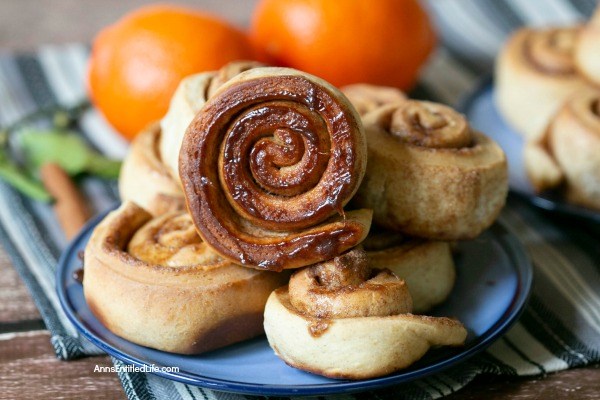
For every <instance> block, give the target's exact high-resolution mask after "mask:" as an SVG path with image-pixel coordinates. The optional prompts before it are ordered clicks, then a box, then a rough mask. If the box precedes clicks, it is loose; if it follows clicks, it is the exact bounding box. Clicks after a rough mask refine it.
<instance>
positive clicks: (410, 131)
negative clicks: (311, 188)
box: [353, 100, 508, 240]
mask: <svg viewBox="0 0 600 400" xmlns="http://www.w3.org/2000/svg"><path fill="white" fill-rule="evenodd" d="M363 122H364V124H365V130H366V133H367V145H368V153H369V163H368V165H367V172H366V175H365V178H364V179H363V182H362V184H361V186H360V188H359V190H358V192H357V194H356V196H355V197H354V199H353V203H354V204H355V205H356V206H358V207H365V208H372V209H373V211H374V214H373V220H374V222H375V223H377V224H378V225H380V226H382V227H384V228H387V229H390V230H395V231H400V232H402V233H405V234H407V235H409V236H416V237H423V238H429V239H438V240H457V239H466V238H473V237H475V236H477V235H478V234H479V233H480V232H481V231H482V230H484V229H485V228H487V227H488V226H490V225H491V224H492V222H493V221H494V220H495V219H496V217H497V216H498V214H499V212H500V210H501V208H502V207H503V206H504V202H505V199H506V194H507V192H508V171H507V164H506V158H505V155H504V153H503V152H502V150H501V149H500V147H499V146H498V145H497V144H496V143H495V142H494V141H492V140H491V139H490V138H488V137H487V136H485V135H483V134H481V133H478V132H473V131H471V129H470V127H469V126H468V123H467V122H466V121H465V120H464V117H463V116H461V115H460V114H458V113H456V112H455V111H454V110H452V109H451V108H449V107H446V106H443V105H441V104H435V103H430V102H421V101H416V100H407V101H405V102H404V103H402V104H400V105H391V106H384V107H381V108H379V109H377V110H375V111H373V112H371V113H369V114H368V115H366V116H365V117H364V118H363ZM429 146H431V147H429Z"/></svg>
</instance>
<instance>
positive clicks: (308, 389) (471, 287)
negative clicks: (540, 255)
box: [57, 215, 532, 395]
mask: <svg viewBox="0 0 600 400" xmlns="http://www.w3.org/2000/svg"><path fill="white" fill-rule="evenodd" d="M102 217H103V215H101V216H99V217H97V218H96V219H95V220H93V221H91V222H90V223H89V224H88V225H87V227H86V228H85V229H83V231H82V232H81V233H80V234H79V236H78V237H77V238H76V239H75V240H74V241H73V242H72V243H71V245H70V246H69V248H68V249H67V250H66V251H65V253H64V254H63V256H62V257H61V259H60V262H59V265H58V271H57V289H58V294H59V297H60V301H61V303H62V306H63V308H64V310H65V312H66V313H67V315H68V317H69V318H70V319H71V321H72V322H73V324H75V326H76V327H77V329H78V330H79V331H80V332H81V333H82V334H83V335H84V336H85V337H87V338H88V339H89V340H90V341H91V342H92V343H94V344H95V345H97V346H98V347H100V348H101V349H103V350H104V351H106V352H107V353H109V354H110V355H112V356H114V357H116V358H118V359H120V360H122V361H124V362H126V363H129V364H135V365H138V366H144V365H148V366H150V365H155V366H157V367H161V366H177V367H179V372H178V373H158V375H161V376H163V377H165V378H169V379H173V380H176V381H180V382H183V383H188V384H192V385H196V386H201V387H206V388H210V389H215V390H221V391H228V392H236V393H244V394H260V395H322V394H333V393H348V392H356V391H363V390H368V389H376V388H381V387H384V386H388V385H392V384H398V383H402V382H408V381H410V380H413V379H417V378H422V377H424V376H427V375H429V374H433V373H436V372H440V371H442V370H443V369H446V368H448V367H450V366H453V365H456V364H458V363H459V362H461V361H464V360H465V359H467V358H469V357H471V356H473V355H474V354H477V353H478V352H480V351H482V350H483V349H485V348H486V347H488V346H489V345H490V344H491V343H492V342H494V341H495V340H496V339H498V337H500V335H502V334H503V333H504V332H505V331H506V330H507V329H508V328H509V327H510V326H511V325H512V324H513V323H514V322H515V320H516V319H517V318H518V316H519V315H520V313H521V311H522V310H523V307H524V305H525V302H526V300H527V297H528V295H529V291H530V288H531V280H532V270H531V265H530V263H529V261H528V259H527V257H526V255H525V252H524V250H523V247H522V246H521V244H520V243H519V242H518V241H517V240H516V238H515V237H514V236H512V235H511V234H509V233H508V232H507V230H506V229H504V228H503V227H502V226H501V225H498V224H496V225H494V226H493V227H492V228H491V229H489V230H488V231H486V232H485V233H483V234H482V235H481V236H480V237H479V238H477V239H475V240H473V241H468V242H464V243H460V244H459V245H458V253H457V255H456V256H455V259H456V264H457V281H456V286H455V288H454V290H453V292H452V294H451V295H450V297H449V299H448V300H447V301H446V302H445V303H444V304H443V306H441V307H438V308H437V309H435V310H434V311H433V312H432V314H433V315H438V316H454V317H457V318H458V319H460V320H461V321H462V322H463V323H464V324H465V326H466V327H467V329H468V332H469V335H468V338H467V341H466V345H465V346H464V347H462V348H441V349H435V350H432V351H430V352H429V353H428V354H426V355H425V357H423V358H422V359H421V360H420V361H419V362H417V363H416V364H414V365H413V366H412V367H411V368H410V369H406V370H404V371H401V372H398V373H395V374H393V375H389V376H386V377H382V378H377V379H369V380H362V381H347V380H334V379H328V378H324V377H321V376H317V375H313V374H310V373H306V372H302V371H300V370H297V369H294V368H291V367H289V366H287V365H286V364H285V363H284V362H283V361H281V360H280V359H279V358H277V357H276V356H275V354H274V353H273V351H272V350H271V349H270V348H269V345H268V343H267V340H266V338H265V337H264V336H263V337H259V338H257V339H253V340H250V341H247V342H244V343H241V344H237V345H233V346H229V347H227V348H224V349H221V350H217V351H213V352H211V353H208V354H203V355H199V356H182V355H177V354H171V353H166V352H163V351H158V350H153V349H149V348H147V347H143V346H138V345H136V344H133V343H131V342H129V341H127V340H124V339H121V338H119V337H117V336H115V335H114V334H112V333H111V332H110V331H108V330H107V329H106V328H105V327H104V326H103V325H102V324H101V323H100V322H99V321H98V320H97V319H96V318H95V317H94V316H93V315H92V313H91V312H90V309H89V307H88V306H87V304H86V302H85V299H84V297H83V288H82V286H81V285H80V284H79V283H78V282H76V281H75V279H74V278H73V273H74V271H75V270H77V269H78V268H80V267H81V260H80V259H79V258H78V256H77V253H78V252H79V251H81V250H83V249H84V248H85V245H86V243H87V241H88V239H89V237H90V235H91V233H92V230H93V229H94V227H95V226H96V225H97V224H98V223H99V221H100V220H101V218H102Z"/></svg>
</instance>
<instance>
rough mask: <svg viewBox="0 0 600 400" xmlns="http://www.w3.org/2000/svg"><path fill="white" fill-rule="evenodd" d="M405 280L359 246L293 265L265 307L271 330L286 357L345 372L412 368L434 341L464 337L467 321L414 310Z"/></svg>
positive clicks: (327, 372)
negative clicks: (297, 267)
mask: <svg viewBox="0 0 600 400" xmlns="http://www.w3.org/2000/svg"><path fill="white" fill-rule="evenodd" d="M411 311H412V299H411V295H410V293H409V291H408V288H407V286H406V284H405V283H404V281H403V280H401V279H399V278H398V277H397V276H396V275H394V274H393V273H392V272H391V271H389V270H387V269H377V268H371V267H370V265H369V262H368V258H367V255H366V254H365V252H364V250H362V249H361V248H360V247H359V248H355V249H352V250H350V251H349V252H347V253H344V254H342V255H340V256H338V257H336V258H334V259H333V260H330V261H327V262H324V263H320V264H316V265H314V266H311V267H307V268H304V269H302V270H299V271H296V272H294V274H293V275H292V277H291V278H290V282H289V285H288V287H282V288H279V289H277V290H275V291H274V292H273V293H272V294H271V295H270V296H269V300H268V301H267V305H266V307H265V323H264V325H265V333H266V334H267V339H268V340H269V344H270V345H271V347H272V348H273V350H274V351H275V353H276V354H277V355H278V356H279V357H281V358H282V359H283V360H284V361H285V362H286V363H287V364H289V365H291V366H294V367H296V368H300V369H303V370H306V371H310V372H313V373H316V374H320V375H324V376H329V377H334V378H346V379H364V378H372V377H375V376H381V375H386V374H389V373H391V372H394V371H396V370H398V369H402V368H406V367H407V366H409V365H410V364H412V363H413V362H415V361H416V360H418V359H419V358H421V357H422V356H423V355H424V354H425V353H426V352H427V351H428V350H429V348H430V347H431V346H440V345H454V346H456V345H460V344H462V343H463V342H464V340H465V338H466V330H465V328H464V327H463V325H462V324H461V323H460V322H459V321H457V320H453V319H450V318H443V317H441V318H433V317H428V316H422V315H413V314H411Z"/></svg>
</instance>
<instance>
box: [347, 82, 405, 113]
mask: <svg viewBox="0 0 600 400" xmlns="http://www.w3.org/2000/svg"><path fill="white" fill-rule="evenodd" d="M340 90H341V91H342V93H344V94H345V95H346V97H347V98H348V100H350V103H352V105H353V106H354V108H356V111H357V112H358V115H360V116H361V117H362V116H364V115H365V114H368V113H369V112H371V111H373V110H375V109H376V108H379V107H381V106H384V105H387V104H396V103H400V102H402V101H404V100H406V99H407V97H406V94H404V92H403V91H402V90H400V89H398V88H395V87H390V86H377V85H370V84H368V83H355V84H352V85H346V86H344V87H342V88H340Z"/></svg>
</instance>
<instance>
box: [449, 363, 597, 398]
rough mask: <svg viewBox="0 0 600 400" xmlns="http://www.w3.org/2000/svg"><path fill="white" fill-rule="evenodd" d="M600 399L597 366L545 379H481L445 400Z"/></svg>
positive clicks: (491, 377) (481, 377)
mask: <svg viewBox="0 0 600 400" xmlns="http://www.w3.org/2000/svg"><path fill="white" fill-rule="evenodd" d="M599 397H600V366H598V365H596V366H592V367H586V368H576V369H570V370H567V371H560V372H556V373H553V374H550V375H548V376H546V377H537V378H506V377H498V376H492V375H482V376H479V377H477V378H475V380H474V381H473V382H471V383H470V384H469V385H467V386H466V387H465V388H463V389H462V390H460V391H458V392H457V393H455V394H452V395H450V396H448V397H445V398H446V399H448V400H479V399H486V400H505V399H515V400H516V399H518V400H534V399H535V400H539V399H577V400H592V399H598V398H599Z"/></svg>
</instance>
